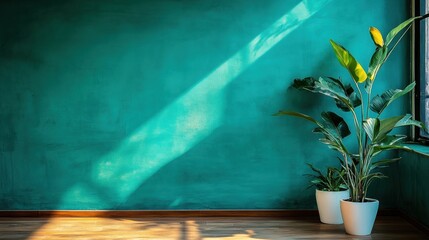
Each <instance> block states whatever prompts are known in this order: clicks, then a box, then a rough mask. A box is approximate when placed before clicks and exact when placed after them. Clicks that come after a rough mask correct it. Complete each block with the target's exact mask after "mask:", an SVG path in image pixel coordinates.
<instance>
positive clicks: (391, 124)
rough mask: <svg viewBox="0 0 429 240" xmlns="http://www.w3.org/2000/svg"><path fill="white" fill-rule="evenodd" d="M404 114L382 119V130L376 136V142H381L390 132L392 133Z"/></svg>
mask: <svg viewBox="0 0 429 240" xmlns="http://www.w3.org/2000/svg"><path fill="white" fill-rule="evenodd" d="M403 117H404V116H395V117H390V118H386V119H383V120H381V121H380V130H379V132H378V134H377V136H376V137H375V138H374V142H380V141H382V140H384V139H385V137H386V136H387V134H388V133H390V132H391V131H392V130H393V128H395V127H396V124H397V123H398V122H399V121H400V120H401V119H402V118H403Z"/></svg>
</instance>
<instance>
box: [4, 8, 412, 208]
mask: <svg viewBox="0 0 429 240" xmlns="http://www.w3.org/2000/svg"><path fill="white" fill-rule="evenodd" d="M407 17H408V2H407V1H405V0H396V1H392V0H378V1H372V0H362V1H353V2H350V1H343V0H323V1H312V0H303V1H301V0H289V1H284V0H269V1H268V0H267V1H256V0H255V1H248V0H234V1H231V0H205V1H201V0H182V1H179V0H177V1H173V0H165V1H140V0H126V1H122V0H105V1H87V0H80V1H78V0H76V1H30V0H28V1H23V0H20V1H1V2H0V209H308V208H314V207H315V200H314V193H313V190H305V189H306V187H307V184H308V182H307V181H308V179H306V178H304V177H303V174H305V173H308V169H307V167H306V166H305V164H304V162H307V161H308V162H313V163H315V165H316V166H318V167H323V166H326V165H329V164H334V163H336V159H335V157H336V154H335V152H333V151H331V150H328V149H327V148H326V147H325V146H324V145H322V144H321V143H319V142H318V141H317V139H318V136H315V135H312V134H310V131H311V129H312V126H311V125H310V124H307V123H304V122H302V121H301V120H297V119H289V118H279V117H272V116H271V114H272V113H274V112H276V111H278V110H279V109H294V110H302V111H303V112H306V113H307V114H310V115H312V116H318V114H319V113H320V111H322V110H326V109H331V110H336V108H335V106H334V104H333V103H332V102H331V101H329V99H326V98H323V97H319V96H316V95H311V94H304V93H301V92H299V93H298V92H297V91H294V90H292V89H288V86H289V85H290V84H291V81H292V80H293V79H294V78H297V77H305V76H310V75H313V76H319V75H328V76H343V77H344V78H347V77H348V75H347V72H345V71H344V70H343V69H342V68H341V66H340V65H339V64H338V63H337V62H336V59H335V56H334V54H333V52H332V50H331V49H330V46H329V39H330V38H332V39H335V40H336V41H337V42H339V43H341V44H343V45H345V46H347V48H348V49H349V50H350V51H352V52H353V53H354V55H355V57H356V58H357V59H358V60H359V61H360V62H361V63H362V64H363V65H364V66H367V64H368V61H369V58H370V56H371V54H372V51H373V43H372V41H371V39H370V37H369V34H368V28H369V26H371V25H375V26H377V27H378V28H379V29H380V30H381V31H382V32H383V33H384V34H386V32H387V31H388V30H389V29H391V28H392V27H394V26H395V25H396V24H398V23H400V22H401V21H403V20H404V19H406V18H407ZM407 47H408V46H407V45H406V43H405V42H402V43H401V46H399V48H398V49H397V50H396V52H395V53H394V54H393V55H392V57H391V58H390V59H389V61H388V62H387V63H386V64H385V67H384V69H383V70H381V72H380V73H379V76H378V81H379V83H377V84H378V85H377V87H379V88H376V89H375V92H377V91H378V89H386V88H387V87H389V88H398V87H403V86H404V85H405V84H406V82H407V79H408V50H407ZM406 105H407V104H405V103H404V102H403V101H402V102H398V103H396V105H395V107H393V111H394V112H397V113H400V112H403V111H405V109H406ZM348 143H349V144H351V143H352V141H351V140H349V141H348ZM394 169H395V168H392V169H391V170H390V171H393V170H394ZM394 185H395V180H394V179H390V180H384V182H382V183H381V184H378V183H377V184H374V186H373V189H372V191H373V193H372V195H371V197H375V198H378V199H380V200H381V207H391V206H394V205H395V204H396V198H395V191H394Z"/></svg>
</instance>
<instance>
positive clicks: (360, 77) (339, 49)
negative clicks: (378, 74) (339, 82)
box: [330, 39, 367, 83]
mask: <svg viewBox="0 0 429 240" xmlns="http://www.w3.org/2000/svg"><path fill="white" fill-rule="evenodd" d="M330 42H331V45H332V48H333V49H334V52H335V55H336V56H337V59H338V61H339V62H340V64H341V65H342V66H343V67H345V68H346V69H347V70H348V71H349V73H350V75H351V76H352V78H353V80H354V81H355V82H359V83H362V82H365V80H366V79H367V74H366V72H365V70H364V69H363V68H362V65H360V63H359V62H358V61H357V60H356V59H355V58H354V57H353V55H352V54H351V53H350V52H349V51H347V49H345V48H344V47H343V46H341V45H339V44H337V43H336V42H334V41H333V40H332V39H331V40H330Z"/></svg>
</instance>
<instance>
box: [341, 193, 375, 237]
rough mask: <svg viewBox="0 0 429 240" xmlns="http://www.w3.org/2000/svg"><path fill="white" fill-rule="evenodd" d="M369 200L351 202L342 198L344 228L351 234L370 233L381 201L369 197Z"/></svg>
mask: <svg viewBox="0 0 429 240" xmlns="http://www.w3.org/2000/svg"><path fill="white" fill-rule="evenodd" d="M367 200H368V202H350V201H345V200H341V202H340V206H341V214H342V215H343V220H344V228H345V229H346V232H347V233H348V234H351V235H369V234H371V231H372V227H373V226H374V222H375V218H376V217H377V211H378V205H379V202H378V200H376V199H371V198H367Z"/></svg>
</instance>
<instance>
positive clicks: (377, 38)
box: [369, 27, 384, 47]
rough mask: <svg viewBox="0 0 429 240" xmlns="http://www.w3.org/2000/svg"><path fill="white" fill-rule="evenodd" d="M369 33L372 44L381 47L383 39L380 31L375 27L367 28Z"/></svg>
mask: <svg viewBox="0 0 429 240" xmlns="http://www.w3.org/2000/svg"><path fill="white" fill-rule="evenodd" d="M369 34H371V38H372V41H374V44H375V45H377V46H378V47H383V45H384V41H383V36H382V35H381V33H380V31H379V30H378V29H377V28H375V27H370V28H369Z"/></svg>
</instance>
